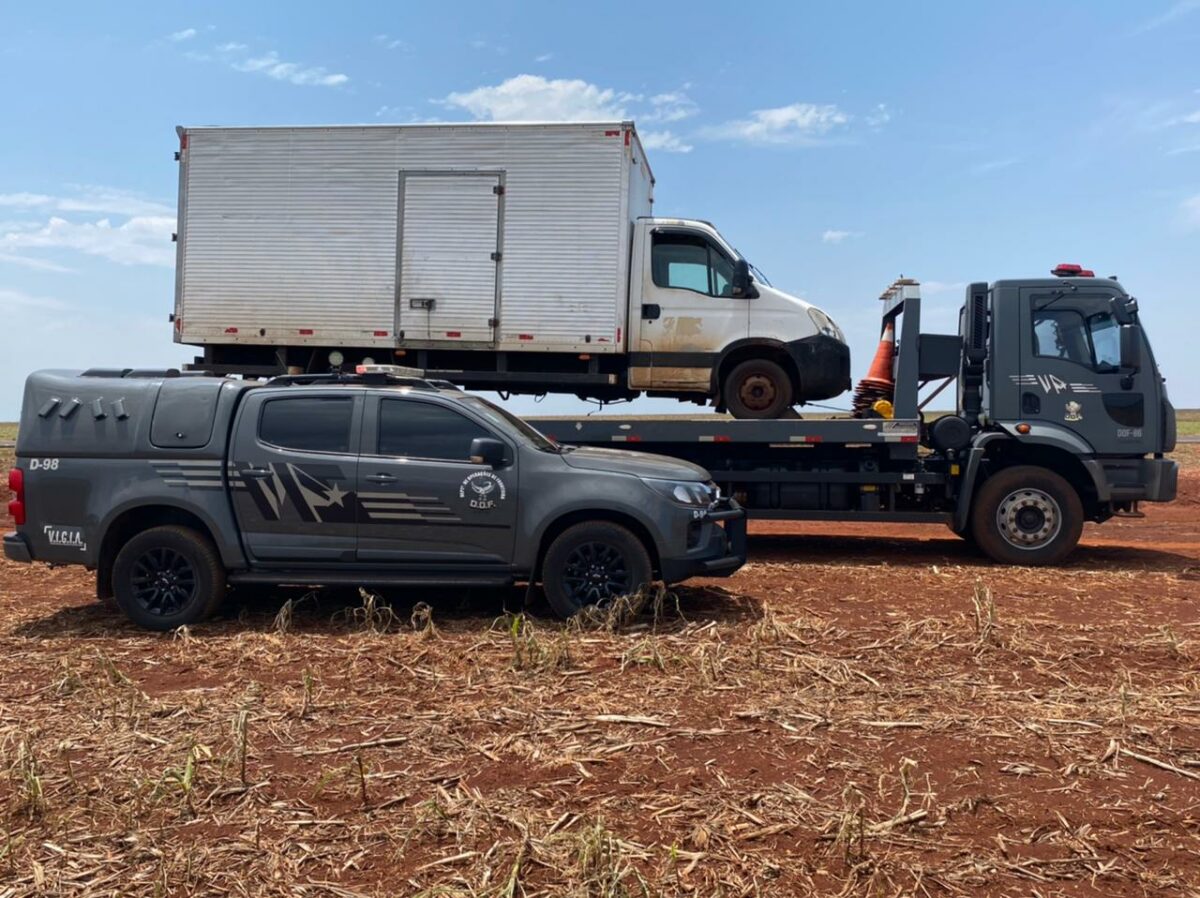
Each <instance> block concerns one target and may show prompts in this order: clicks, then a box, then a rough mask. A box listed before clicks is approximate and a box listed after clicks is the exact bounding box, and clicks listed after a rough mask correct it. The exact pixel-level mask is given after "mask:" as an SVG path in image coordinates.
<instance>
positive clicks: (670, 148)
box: [641, 131, 693, 153]
mask: <svg viewBox="0 0 1200 898" xmlns="http://www.w3.org/2000/svg"><path fill="white" fill-rule="evenodd" d="M641 138H642V146H644V147H645V148H646V149H648V150H662V151H663V152H665V153H690V152H691V151H692V149H693V147H692V145H691V144H690V143H686V142H684V141H683V140H682V139H681V138H680V137H679V136H678V135H675V134H672V133H671V132H670V131H646V132H644V133H643V134H642V135H641Z"/></svg>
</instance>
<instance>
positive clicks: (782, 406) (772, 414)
mask: <svg viewBox="0 0 1200 898" xmlns="http://www.w3.org/2000/svg"><path fill="white" fill-rule="evenodd" d="M721 398H722V399H724V401H725V406H726V407H727V408H728V409H729V414H731V415H733V416H734V417H735V418H778V417H780V416H781V415H782V414H783V413H784V412H785V411H787V410H788V409H789V408H791V407H792V404H793V403H794V402H795V401H796V399H795V396H793V394H792V379H791V378H790V377H788V374H787V372H786V371H784V370H783V367H782V366H781V365H778V364H777V363H775V362H772V361H770V360H769V359H750V360H749V361H747V362H742V363H741V364H740V365H736V366H735V367H734V369H733V370H732V371H730V372H729V376H728V377H726V378H725V383H724V384H723V385H722V387H721Z"/></svg>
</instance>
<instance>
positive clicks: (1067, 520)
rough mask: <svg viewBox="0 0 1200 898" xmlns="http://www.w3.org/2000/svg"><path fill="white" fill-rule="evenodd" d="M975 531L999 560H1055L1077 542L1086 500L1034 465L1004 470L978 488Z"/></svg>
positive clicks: (978, 540)
mask: <svg viewBox="0 0 1200 898" xmlns="http://www.w3.org/2000/svg"><path fill="white" fill-rule="evenodd" d="M971 532H972V533H973V534H974V536H975V542H976V543H978V545H979V548H980V549H982V550H983V551H984V552H985V553H987V555H988V556H990V557H991V558H993V559H994V560H996V561H1002V562H1004V563H1005V564H1031V565H1032V564H1054V563H1055V562H1058V561H1061V560H1062V559H1063V558H1065V557H1066V556H1067V555H1068V554H1069V553H1070V551H1071V550H1072V549H1074V548H1075V546H1076V544H1077V543H1078V542H1079V536H1080V534H1082V533H1083V503H1081V502H1080V501H1079V494H1078V493H1076V492H1075V489H1074V487H1072V486H1071V484H1069V483H1067V481H1066V480H1064V479H1063V478H1062V477H1060V476H1059V475H1058V474H1055V473H1054V472H1053V471H1049V470H1047V469H1045V468H1039V467H1036V466H1034V465H1018V466H1016V467H1013V468H1004V469H1003V470H1001V471H999V472H997V473H996V474H993V475H992V476H991V477H989V478H988V479H987V480H985V481H984V482H983V484H982V486H980V488H979V493H978V495H977V496H976V498H975V507H974V508H973V509H971Z"/></svg>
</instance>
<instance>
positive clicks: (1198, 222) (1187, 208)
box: [1179, 193, 1200, 228]
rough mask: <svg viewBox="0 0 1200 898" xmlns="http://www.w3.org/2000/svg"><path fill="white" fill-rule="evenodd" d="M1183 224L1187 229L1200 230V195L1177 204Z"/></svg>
mask: <svg viewBox="0 0 1200 898" xmlns="http://www.w3.org/2000/svg"><path fill="white" fill-rule="evenodd" d="M1179 211H1180V212H1181V213H1182V215H1183V223H1184V224H1185V225H1187V226H1188V227H1192V228H1200V193H1197V194H1196V195H1195V196H1190V197H1188V198H1187V199H1186V200H1184V201H1183V202H1182V203H1180V204H1179Z"/></svg>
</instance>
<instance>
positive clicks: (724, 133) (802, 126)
mask: <svg viewBox="0 0 1200 898" xmlns="http://www.w3.org/2000/svg"><path fill="white" fill-rule="evenodd" d="M849 121H850V116H849V115H847V114H846V113H845V112H842V110H840V109H838V107H837V106H835V105H833V104H832V103H827V104H817V103H792V104H791V105H790V106H778V107H775V108H773V109H756V110H754V111H753V112H751V113H750V116H749V117H748V118H744V119H735V120H733V121H729V122H725V123H724V124H722V125H717V126H715V127H712V128H708V129H706V134H707V135H708V136H710V137H713V138H716V139H720V140H737V141H742V142H745V143H752V144H759V145H767V146H770V145H788V144H791V145H798V146H806V145H811V144H816V143H820V142H821V141H822V140H823V139H824V138H826V137H827V136H828V135H829V134H830V132H832V131H835V130H837V129H839V128H841V127H843V126H844V125H846V124H847V123H848V122H849Z"/></svg>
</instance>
